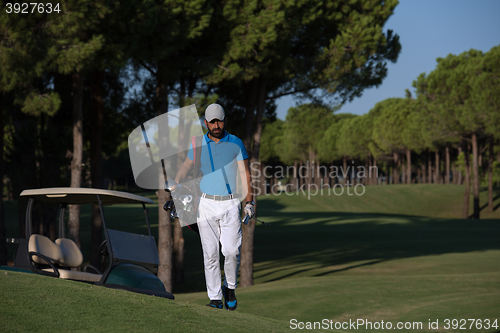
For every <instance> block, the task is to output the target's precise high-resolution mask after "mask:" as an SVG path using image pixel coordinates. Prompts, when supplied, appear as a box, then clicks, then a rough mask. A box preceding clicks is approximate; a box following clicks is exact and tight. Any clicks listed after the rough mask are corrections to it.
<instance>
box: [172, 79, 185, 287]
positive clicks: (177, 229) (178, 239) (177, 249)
mask: <svg viewBox="0 0 500 333" xmlns="http://www.w3.org/2000/svg"><path fill="white" fill-rule="evenodd" d="M185 101H186V80H185V79H183V78H181V79H180V90H179V108H182V107H184V106H185V104H186V103H185ZM180 117H181V118H179V133H178V134H177V137H178V140H177V142H178V146H177V168H176V170H179V169H180V167H181V165H182V163H183V162H184V160H185V158H186V154H185V153H184V152H185V151H186V150H187V149H188V148H189V146H188V147H183V146H182V145H183V144H184V143H185V142H187V141H188V140H186V139H187V138H185V136H186V133H185V127H186V130H187V131H189V128H188V126H187V124H185V120H184V118H183V117H182V113H180ZM173 228H174V231H173V264H174V267H173V278H174V283H175V284H176V285H180V284H182V283H183V282H184V235H183V228H182V226H181V224H180V222H179V219H175V220H174V225H173Z"/></svg>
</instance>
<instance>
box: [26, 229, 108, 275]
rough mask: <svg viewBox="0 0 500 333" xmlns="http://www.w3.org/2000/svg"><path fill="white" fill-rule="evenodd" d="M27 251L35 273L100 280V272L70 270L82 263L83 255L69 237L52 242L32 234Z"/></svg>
mask: <svg viewBox="0 0 500 333" xmlns="http://www.w3.org/2000/svg"><path fill="white" fill-rule="evenodd" d="M28 251H29V257H30V263H31V266H32V269H33V270H34V271H35V272H36V273H40V274H44V275H49V276H54V277H59V278H61V279H68V280H77V281H85V282H98V281H100V280H101V277H102V274H94V273H89V272H78V271H72V270H71V268H76V267H79V266H80V265H81V264H82V262H83V255H82V252H81V251H80V249H79V248H78V246H77V245H76V243H75V242H74V241H72V240H71V239H69V238H58V239H56V241H55V242H52V241H51V240H50V239H49V238H47V237H45V236H43V235H38V234H33V235H31V236H30V238H29V242H28ZM96 271H97V270H96Z"/></svg>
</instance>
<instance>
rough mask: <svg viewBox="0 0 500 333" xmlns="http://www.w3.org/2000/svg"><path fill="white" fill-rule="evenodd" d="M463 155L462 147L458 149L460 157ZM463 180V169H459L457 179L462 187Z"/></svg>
mask: <svg viewBox="0 0 500 333" xmlns="http://www.w3.org/2000/svg"><path fill="white" fill-rule="evenodd" d="M461 153H462V147H458V156H460V154H461ZM462 182H463V178H462V167H460V168H459V169H458V177H457V184H458V185H462Z"/></svg>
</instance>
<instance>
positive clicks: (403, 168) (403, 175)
mask: <svg viewBox="0 0 500 333" xmlns="http://www.w3.org/2000/svg"><path fill="white" fill-rule="evenodd" d="M403 156H404V155H401V184H403V185H404V184H406V164H405V163H404V162H403Z"/></svg>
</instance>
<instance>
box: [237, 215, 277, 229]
mask: <svg viewBox="0 0 500 333" xmlns="http://www.w3.org/2000/svg"><path fill="white" fill-rule="evenodd" d="M252 218H253V219H254V220H256V221H259V222H260V223H262V224H264V225H266V226H268V227H270V226H271V225H270V224H269V223H267V222H264V221H261V220H259V219H258V218H256V217H252ZM248 221H250V216H248V215H245V217H244V218H243V220H241V223H243V224H248Z"/></svg>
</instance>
